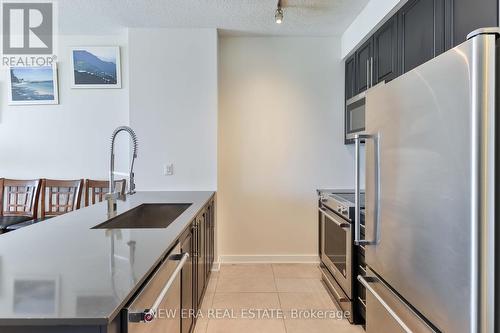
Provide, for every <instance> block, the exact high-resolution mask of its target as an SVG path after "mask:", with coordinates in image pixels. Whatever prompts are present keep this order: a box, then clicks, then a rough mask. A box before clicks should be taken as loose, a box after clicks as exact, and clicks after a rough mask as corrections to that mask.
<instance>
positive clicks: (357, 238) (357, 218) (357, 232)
mask: <svg viewBox="0 0 500 333" xmlns="http://www.w3.org/2000/svg"><path fill="white" fill-rule="evenodd" d="M369 139H371V140H374V141H375V143H377V140H376V137H375V136H373V135H369V134H356V135H355V136H354V142H355V149H354V151H355V154H354V161H355V162H354V164H355V169H354V244H356V245H375V244H376V243H377V241H376V236H375V237H374V240H371V241H370V240H364V239H361V207H360V200H359V197H360V192H361V189H360V174H361V171H360V168H361V166H360V157H359V146H360V141H361V140H369ZM376 145H377V146H378V144H376ZM377 150H378V148H377ZM377 154H378V152H377ZM376 168H377V169H376V170H375V173H376V179H375V183H376V187H377V189H376V191H377V193H378V189H379V184H378V183H379V167H378V158H377V166H376ZM376 200H377V203H376V206H377V212H376V214H375V216H376V217H375V235H377V225H378V215H379V214H378V205H379V200H380V198H379V196H378V194H377V199H376Z"/></svg>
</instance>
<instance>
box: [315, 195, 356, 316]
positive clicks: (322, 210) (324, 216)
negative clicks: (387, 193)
mask: <svg viewBox="0 0 500 333" xmlns="http://www.w3.org/2000/svg"><path fill="white" fill-rule="evenodd" d="M319 195H320V200H319V222H320V258H321V268H322V273H323V281H324V282H325V284H326V286H327V287H328V289H329V290H330V292H331V295H332V296H333V298H334V299H335V301H336V302H337V303H338V305H339V306H340V307H341V308H342V310H344V311H345V312H346V316H347V318H348V319H349V321H350V322H359V320H358V319H357V318H356V317H357V316H356V315H354V313H355V312H356V311H354V310H355V309H354V306H353V304H354V303H353V300H354V299H356V297H357V292H356V290H354V286H355V285H356V284H355V276H356V275H355V274H354V273H355V271H354V270H355V265H356V256H355V253H356V248H355V245H354V222H355V218H354V217H355V202H354V201H355V200H354V199H355V196H354V191H346V190H342V191H319ZM360 202H361V206H364V197H363V195H361V196H360Z"/></svg>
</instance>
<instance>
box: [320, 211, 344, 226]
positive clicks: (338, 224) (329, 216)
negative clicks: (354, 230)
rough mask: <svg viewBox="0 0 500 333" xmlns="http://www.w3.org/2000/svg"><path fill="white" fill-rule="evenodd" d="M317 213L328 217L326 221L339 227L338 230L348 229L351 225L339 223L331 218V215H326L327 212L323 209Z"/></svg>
mask: <svg viewBox="0 0 500 333" xmlns="http://www.w3.org/2000/svg"><path fill="white" fill-rule="evenodd" d="M319 211H320V212H321V213H322V214H323V215H325V216H326V217H328V219H329V220H330V221H332V222H333V223H335V224H336V225H337V226H339V227H340V228H348V227H350V226H351V224H350V223H348V222H344V223H342V222H339V221H338V220H337V219H336V218H335V217H333V216H332V215H330V214H328V212H327V211H326V210H325V209H324V208H319Z"/></svg>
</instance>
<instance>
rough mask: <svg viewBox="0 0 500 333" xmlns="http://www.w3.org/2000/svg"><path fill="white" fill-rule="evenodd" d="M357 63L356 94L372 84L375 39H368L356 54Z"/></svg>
mask: <svg viewBox="0 0 500 333" xmlns="http://www.w3.org/2000/svg"><path fill="white" fill-rule="evenodd" d="M355 59H356V61H355V63H356V65H355V66H356V75H355V77H356V94H359V93H361V92H363V91H365V90H366V89H368V88H369V87H370V86H371V82H372V73H373V72H372V64H373V39H372V38H370V39H368V40H367V41H366V42H365V43H364V44H363V45H361V47H360V48H359V49H358V50H357V51H356V54H355Z"/></svg>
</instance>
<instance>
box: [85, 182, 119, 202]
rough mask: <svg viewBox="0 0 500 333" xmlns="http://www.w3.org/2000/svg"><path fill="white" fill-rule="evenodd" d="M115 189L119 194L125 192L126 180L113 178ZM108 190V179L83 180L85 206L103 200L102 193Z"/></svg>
mask: <svg viewBox="0 0 500 333" xmlns="http://www.w3.org/2000/svg"><path fill="white" fill-rule="evenodd" d="M115 187H116V190H117V191H119V192H120V193H121V194H125V189H126V187H127V180H126V179H120V180H115ZM108 192H109V181H108V180H93V179H86V180H85V207H87V206H88V205H93V204H95V203H96V202H101V201H103V200H104V195H105V194H106V193H108Z"/></svg>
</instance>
